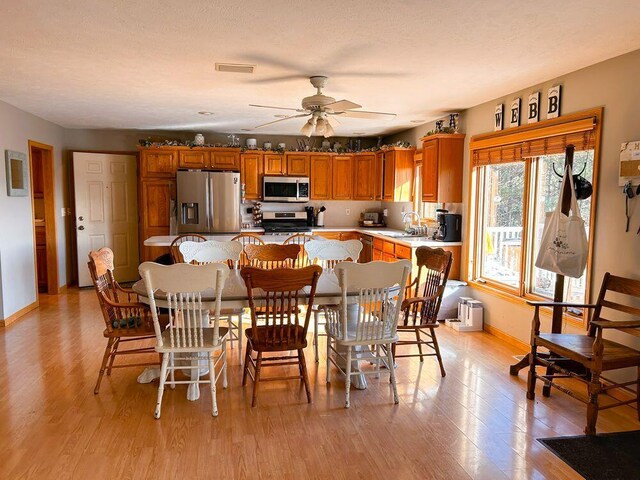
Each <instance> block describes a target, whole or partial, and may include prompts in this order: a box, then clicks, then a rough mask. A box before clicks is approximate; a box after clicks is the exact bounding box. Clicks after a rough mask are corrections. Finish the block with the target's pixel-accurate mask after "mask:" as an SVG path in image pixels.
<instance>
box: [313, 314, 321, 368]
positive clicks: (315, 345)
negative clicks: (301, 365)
mask: <svg viewBox="0 0 640 480" xmlns="http://www.w3.org/2000/svg"><path fill="white" fill-rule="evenodd" d="M319 317H320V311H319V310H314V312H313V348H314V352H315V354H316V363H319V362H320V357H319V356H318V320H319Z"/></svg>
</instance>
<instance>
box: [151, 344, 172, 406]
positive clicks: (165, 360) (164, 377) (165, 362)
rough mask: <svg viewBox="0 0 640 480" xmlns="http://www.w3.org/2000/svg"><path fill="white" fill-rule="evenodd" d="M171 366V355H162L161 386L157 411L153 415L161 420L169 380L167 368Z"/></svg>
mask: <svg viewBox="0 0 640 480" xmlns="http://www.w3.org/2000/svg"><path fill="white" fill-rule="evenodd" d="M168 365H169V354H168V353H165V354H164V355H162V366H161V367H160V385H159V386H158V402H157V403H156V411H155V413H154V414H153V416H154V417H155V418H160V414H161V409H162V394H163V393H164V384H165V382H166V380H167V366H168Z"/></svg>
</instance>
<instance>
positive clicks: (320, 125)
mask: <svg viewBox="0 0 640 480" xmlns="http://www.w3.org/2000/svg"><path fill="white" fill-rule="evenodd" d="M326 131H327V121H326V120H325V119H324V118H322V117H320V118H318V121H317V122H316V135H324V133H325V132H326Z"/></svg>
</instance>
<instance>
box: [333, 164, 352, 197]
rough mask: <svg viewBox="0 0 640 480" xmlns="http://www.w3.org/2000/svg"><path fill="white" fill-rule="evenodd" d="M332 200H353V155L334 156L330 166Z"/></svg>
mask: <svg viewBox="0 0 640 480" xmlns="http://www.w3.org/2000/svg"><path fill="white" fill-rule="evenodd" d="M332 169H333V172H332V177H333V188H332V190H333V196H332V198H333V199H334V200H351V199H352V198H353V155H335V156H334V157H333V165H332Z"/></svg>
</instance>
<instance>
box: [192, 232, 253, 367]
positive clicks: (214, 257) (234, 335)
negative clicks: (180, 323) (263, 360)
mask: <svg viewBox="0 0 640 480" xmlns="http://www.w3.org/2000/svg"><path fill="white" fill-rule="evenodd" d="M179 249H180V255H181V256H182V258H183V259H184V262H185V263H193V264H196V265H205V264H209V263H228V264H229V268H233V269H238V266H239V264H240V255H242V249H243V246H242V243H240V242H237V241H229V242H216V241H212V240H207V241H206V242H188V241H187V242H183V243H181V244H180V247H179ZM243 313H244V310H243V309H242V308H225V309H223V310H222V311H221V312H220V317H221V318H223V319H226V321H227V324H228V325H229V337H228V342H229V344H230V345H231V348H233V344H234V343H235V342H238V361H239V362H240V365H242V332H243V329H242V315H243ZM234 319H235V322H234Z"/></svg>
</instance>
